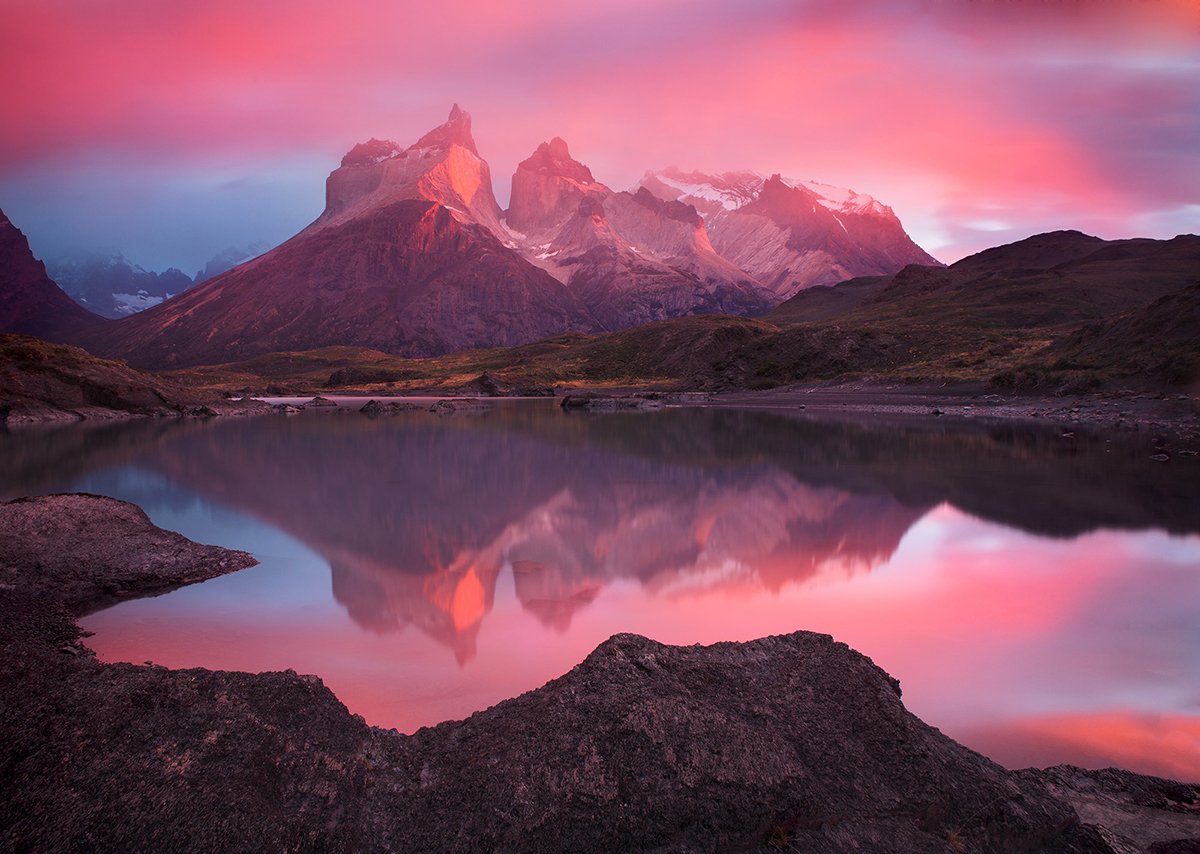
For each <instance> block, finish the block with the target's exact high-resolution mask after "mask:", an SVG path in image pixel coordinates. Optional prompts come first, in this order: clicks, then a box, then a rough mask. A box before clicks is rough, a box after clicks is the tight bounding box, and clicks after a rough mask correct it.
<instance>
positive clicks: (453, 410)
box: [429, 398, 495, 415]
mask: <svg viewBox="0 0 1200 854" xmlns="http://www.w3.org/2000/svg"><path fill="white" fill-rule="evenodd" d="M494 408H495V407H494V406H493V405H492V404H490V403H488V402H487V401H486V400H478V399H476V398H448V399H446V400H439V401H438V402H437V403H435V404H434V405H433V406H431V407H429V411H430V412H432V413H434V414H435V415H477V414H482V413H484V412H491V411H492V410H493V409H494Z"/></svg>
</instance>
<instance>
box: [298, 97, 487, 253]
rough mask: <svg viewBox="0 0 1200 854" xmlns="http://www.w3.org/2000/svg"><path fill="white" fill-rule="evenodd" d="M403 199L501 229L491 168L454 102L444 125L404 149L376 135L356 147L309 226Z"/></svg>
mask: <svg viewBox="0 0 1200 854" xmlns="http://www.w3.org/2000/svg"><path fill="white" fill-rule="evenodd" d="M402 199H423V200H426V201H431V202H436V203H437V204H439V205H443V206H445V207H446V208H448V209H449V210H450V211H451V212H452V213H453V214H454V215H455V218H456V219H458V220H459V221H460V222H464V223H478V224H480V225H483V226H484V227H485V228H487V229H488V230H489V231H490V232H492V233H493V234H497V233H499V232H500V230H501V229H500V206H499V205H498V204H496V197H495V196H494V195H493V193H492V176H491V171H490V170H489V169H488V164H487V162H486V161H485V160H483V159H482V158H481V157H480V156H479V152H478V151H477V150H476V148H475V140H474V139H473V138H472V136H471V117H470V115H469V114H467V113H465V112H463V111H462V110H461V109H459V107H458V105H457V104H455V105H454V107H453V109H451V111H450V118H449V119H448V120H447V121H446V123H445V124H443V125H440V126H439V127H436V128H434V129H433V130H431V131H430V132H429V133H427V134H425V135H424V136H423V137H421V138H420V139H419V140H417V141H416V142H415V143H414V144H413V145H411V146H409V147H408V148H406V149H403V150H401V149H400V147H399V146H398V145H396V143H394V142H390V141H380V140H376V139H373V140H371V141H370V142H368V143H364V144H362V145H359V146H355V148H354V149H352V150H351V151H350V152H349V153H348V154H347V155H346V156H345V157H344V158H342V165H341V167H340V168H338V169H336V170H334V172H332V173H331V174H330V176H329V178H328V179H327V180H326V182H325V212H324V213H322V214H321V217H320V218H319V219H318V220H317V221H316V222H315V223H314V224H313V225H312V226H310V227H309V229H308V230H309V231H312V230H315V229H319V228H321V227H324V226H326V225H330V224H336V223H341V222H345V221H346V220H348V219H352V218H354V217H355V216H358V215H360V214H362V213H363V212H365V211H367V210H370V209H372V208H378V207H381V206H383V205H387V204H389V203H391V202H395V201H400V200H402ZM302 233H303V232H302Z"/></svg>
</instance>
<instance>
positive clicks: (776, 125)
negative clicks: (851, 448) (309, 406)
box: [0, 0, 1200, 258]
mask: <svg viewBox="0 0 1200 854" xmlns="http://www.w3.org/2000/svg"><path fill="white" fill-rule="evenodd" d="M0 73H2V74H3V75H4V77H5V79H6V80H11V81H15V83H16V85H11V86H8V87H5V89H4V91H3V92H0V115H3V116H4V119H5V133H4V134H2V135H0V192H6V191H9V192H11V190H10V189H9V188H10V184H11V181H12V180H13V177H14V176H16V175H20V174H28V173H29V171H30V170H32V169H39V168H40V169H43V170H44V172H45V181H46V182H49V184H48V185H46V186H43V187H42V191H41V194H40V195H41V197H42V198H40V199H34V198H30V197H19V198H17V199H16V200H15V205H16V208H17V209H16V210H14V214H19V213H20V212H21V209H22V208H24V209H28V210H30V211H31V212H32V211H33V209H34V208H40V209H43V210H45V209H46V207H47V206H49V205H53V204H60V205H61V204H66V203H68V202H67V200H66V199H62V200H56V199H55V194H56V192H61V191H62V190H61V188H60V187H56V186H54V185H53V175H55V174H60V175H62V176H63V177H62V179H61V180H62V181H63V182H64V184H71V185H72V186H75V187H77V188H79V187H80V185H79V183H78V181H75V182H74V183H72V182H71V176H69V175H67V174H66V173H67V172H69V171H70V169H71V168H72V161H73V160H75V159H77V158H80V157H85V156H91V157H93V158H95V157H96V156H100V155H103V156H109V155H119V156H120V157H124V158H126V159H128V158H145V159H151V160H154V161H158V162H163V163H168V164H170V163H173V164H176V166H177V168H179V169H181V170H196V169H204V168H210V167H207V166H206V165H205V164H206V163H211V162H214V161H217V160H222V161H228V160H229V159H230V158H234V159H238V160H239V161H241V162H243V163H245V164H246V165H245V169H246V170H247V171H248V172H250V171H253V170H254V169H256V168H259V164H266V163H269V162H271V161H272V160H273V159H277V158H279V157H280V156H294V155H299V154H303V155H305V156H312V155H315V154H317V153H319V154H320V155H321V156H322V157H325V158H328V162H329V168H333V166H335V165H336V162H337V159H338V158H339V157H340V155H341V154H342V153H343V152H344V151H345V150H346V149H348V148H349V147H350V145H352V144H353V143H354V142H356V141H361V140H362V139H364V138H366V137H368V136H380V137H391V138H394V139H396V140H397V141H399V142H411V141H413V140H415V139H416V138H417V136H419V135H420V134H421V133H423V132H424V131H425V130H427V129H428V127H430V126H432V125H434V124H436V123H438V122H440V121H442V120H443V118H444V115H445V113H446V111H447V109H448V108H449V105H450V103H452V102H458V103H460V104H461V105H462V106H463V107H464V108H465V109H467V110H469V111H470V112H472V113H473V114H474V117H475V129H476V136H477V139H478V142H479V144H480V150H481V152H482V153H483V155H484V156H485V157H487V158H488V159H489V160H490V161H491V162H492V166H493V174H494V175H495V177H496V181H497V184H498V186H497V192H498V195H499V196H500V197H501V198H502V199H503V198H504V197H505V196H506V193H507V186H506V185H507V178H508V175H510V174H511V172H512V170H513V168H514V167H515V165H516V163H517V162H519V160H521V159H523V158H524V157H526V156H528V154H529V153H530V152H531V151H532V150H533V148H534V147H536V145H537V144H538V143H539V142H541V141H543V140H545V139H549V138H550V137H552V136H555V135H560V136H563V137H564V138H566V139H567V140H568V142H570V143H571V145H572V149H573V151H574V152H575V153H576V154H577V156H579V157H580V159H582V160H584V161H585V162H587V163H588V164H589V165H590V166H592V168H593V171H594V172H595V173H596V175H597V177H598V178H599V179H600V180H603V181H605V182H607V183H610V184H612V185H613V186H615V187H617V188H625V187H628V186H629V185H630V184H632V183H633V182H634V181H635V180H636V179H637V178H639V177H640V176H641V173H642V171H644V170H645V169H647V168H659V167H662V166H665V165H667V164H669V163H676V164H678V165H681V166H694V167H700V168H707V169H714V170H723V169H734V168H742V167H753V168H756V169H759V170H761V171H766V172H774V171H780V172H783V173H785V174H795V175H796V176H797V177H805V178H816V179H820V180H824V181H829V182H832V183H838V184H842V185H848V186H852V187H854V188H855V189H858V190H860V191H863V192H868V193H871V194H873V195H876V196H877V197H879V198H880V199H882V200H883V201H885V202H887V203H889V204H891V205H893V207H895V208H896V209H897V211H898V213H899V214H900V215H901V217H902V219H904V220H905V221H906V222H910V223H912V224H913V228H914V230H916V231H917V237H918V239H919V240H921V241H922V242H924V243H925V244H926V245H927V246H929V248H934V249H935V250H939V249H940V251H941V254H942V256H943V257H945V258H950V257H953V256H956V255H958V254H962V253H963V252H965V251H969V250H971V249H977V248H981V246H982V245H991V244H994V243H995V242H999V239H1002V238H1003V239H1010V238H1012V237H1016V236H1024V234H1027V233H1032V231H1036V230H1045V229H1048V228H1062V227H1080V228H1085V229H1088V228H1090V229H1091V230H1094V231H1099V232H1102V235H1103V236H1107V237H1118V236H1131V235H1132V234H1133V233H1134V232H1135V229H1136V228H1138V227H1139V226H1140V224H1141V223H1146V222H1154V223H1157V225H1156V227H1157V228H1160V229H1164V230H1168V231H1170V230H1171V229H1172V228H1175V229H1176V230H1182V228H1183V227H1184V226H1185V225H1186V222H1183V221H1181V220H1180V216H1183V214H1178V213H1172V212H1173V211H1174V212H1178V211H1186V210H1187V207H1186V206H1187V205H1189V204H1191V205H1196V204H1198V203H1200V177H1195V176H1200V168H1198V167H1200V163H1198V162H1197V160H1198V158H1200V154H1197V151H1200V147H1198V146H1197V145H1196V144H1195V143H1196V139H1197V136H1198V135H1200V95H1197V93H1198V92H1200V13H1198V12H1197V10H1196V6H1195V5H1194V4H1193V3H1188V2H1184V0H1159V1H1158V2H1138V3H1135V2H1128V3H1126V2H1109V3H1076V4H1041V3H1023V4H1017V3H1003V4H996V3H966V2H961V3H930V2H923V0H860V2H853V3H846V2H840V3H829V2H808V3H799V4H796V3H783V2H778V0H756V2H749V3H745V4H739V6H738V7H736V8H733V7H730V6H729V5H728V4H723V3H717V2H714V1H710V0H702V2H699V3H688V4H685V3H683V2H682V0H657V2H641V3H635V2H633V0H610V1H609V2H604V3H599V4H590V5H578V4H574V5H573V4H559V3H553V2H550V0H534V2H529V3H522V4H488V3H484V2H481V0H452V2H449V3H444V4H439V5H437V6H433V5H431V4H419V3H392V2H382V0H350V2H347V3H343V4H339V5H337V6H336V7H335V6H333V5H331V4H329V3H327V2H325V0H299V1H298V2H294V3H285V2H281V0H271V2H266V3H256V4H251V5H249V6H247V5H246V4H235V3H232V2H230V0H205V2H201V1H200V0H196V2H190V3H180V4H153V3H146V2H143V1H142V0H116V2H112V3H105V4H95V3H86V2H82V0H42V2H36V3H35V2H32V0H21V2H13V3H9V4H6V6H5V8H4V9H3V11H0ZM120 157H117V159H120ZM114 168H116V167H114ZM130 177H131V179H133V180H137V176H133V175H131V176H130ZM323 178H324V175H323V174H313V175H312V176H309V178H308V179H307V180H310V181H311V182H312V184H313V185H316V186H319V185H320V183H321V182H322V181H323ZM297 180H300V179H299V178H297ZM84 189H85V188H84ZM6 201H8V200H6ZM31 216H32V213H31ZM230 216H231V217H234V218H236V211H234V210H231V212H230ZM35 218H37V219H41V220H44V219H48V218H49V217H48V216H41V217H35ZM146 227H147V228H154V227H156V226H155V225H154V223H153V220H152V219H148V220H147V225H146ZM1171 233H1172V234H1173V233H1174V231H1171ZM1156 236H1169V235H1167V234H1163V235H1156ZM31 237H33V238H34V239H35V243H36V242H37V235H31Z"/></svg>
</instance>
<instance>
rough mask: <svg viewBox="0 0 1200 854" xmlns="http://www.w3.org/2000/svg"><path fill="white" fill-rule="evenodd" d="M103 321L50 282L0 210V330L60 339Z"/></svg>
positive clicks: (64, 339)
mask: <svg viewBox="0 0 1200 854" xmlns="http://www.w3.org/2000/svg"><path fill="white" fill-rule="evenodd" d="M102 323H104V318H103V317H100V316H99V315H96V314H93V313H92V312H90V311H88V310H87V309H85V308H83V307H82V306H80V305H79V304H78V303H77V302H75V300H73V299H71V298H70V297H69V296H67V294H66V293H64V292H63V290H62V289H61V288H60V287H59V286H58V285H56V284H54V282H53V281H51V279H50V277H49V276H47V275H46V265H45V264H43V263H42V262H41V261H39V260H37V259H36V258H34V257H33V252H32V251H31V250H30V248H29V241H28V240H27V239H26V238H25V235H24V234H22V233H21V230H20V229H19V228H17V227H16V226H15V225H13V224H12V221H11V220H9V218H8V217H6V216H5V215H4V212H3V211H0V332H8V333H12V334H16V335H34V336H37V337H38V338H44V339H46V340H48V341H57V342H62V341H67V340H70V339H71V338H72V337H73V336H74V335H75V334H76V333H78V332H80V331H81V330H83V329H87V328H88V327H91V326H96V325H98V324H102Z"/></svg>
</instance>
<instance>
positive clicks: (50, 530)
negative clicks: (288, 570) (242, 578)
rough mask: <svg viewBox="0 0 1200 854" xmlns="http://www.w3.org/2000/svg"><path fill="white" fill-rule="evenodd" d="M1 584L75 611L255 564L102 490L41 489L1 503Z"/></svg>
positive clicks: (241, 554)
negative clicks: (179, 530) (37, 493)
mask: <svg viewBox="0 0 1200 854" xmlns="http://www.w3.org/2000/svg"><path fill="white" fill-rule="evenodd" d="M0 532H3V537H4V540H5V546H4V549H3V559H2V561H0V584H2V585H4V586H7V587H9V588H10V589H18V590H21V591H23V592H25V593H28V594H30V595H32V596H35V597H37V598H39V599H46V600H50V599H57V600H59V601H60V602H62V603H63V605H65V606H66V607H67V609H68V610H69V611H70V612H71V613H72V614H74V615H76V616H82V615H84V614H90V613H92V612H93V611H99V610H100V609H101V608H107V607H108V606H110V605H114V604H116V603H117V602H119V601H121V600H122V599H128V598H133V597H137V596H154V595H158V594H160V593H166V592H167V591H168V590H174V589H175V588H176V587H180V586H182V585H184V584H193V583H195V582H197V581H205V580H207V579H209V578H216V577H217V576H218V575H225V574H227V573H230V572H234V571H236V570H239V569H245V568H246V567H248V566H254V565H256V564H257V563H258V561H257V560H255V559H254V558H253V557H252V556H251V555H250V554H249V553H247V552H239V551H231V550H230V549H223V548H220V547H218V546H202V545H198V544H197V543H193V542H192V541H191V540H189V539H187V538H186V537H184V536H182V535H180V534H176V533H173V532H172V531H164V530H163V529H162V528H159V527H157V526H156V525H154V524H153V523H152V522H151V521H150V518H149V517H148V516H147V515H146V514H145V512H143V511H142V509H141V508H140V507H138V506H137V505H135V504H130V503H128V502H126V501H118V500H117V499H115V498H105V497H103V496H100V495H82V494H79V495H75V494H67V495H42V496H37V497H34V498H18V499H17V500H15V501H9V502H7V503H4V504H0Z"/></svg>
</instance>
